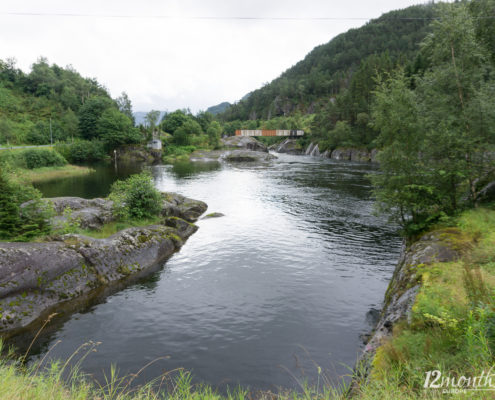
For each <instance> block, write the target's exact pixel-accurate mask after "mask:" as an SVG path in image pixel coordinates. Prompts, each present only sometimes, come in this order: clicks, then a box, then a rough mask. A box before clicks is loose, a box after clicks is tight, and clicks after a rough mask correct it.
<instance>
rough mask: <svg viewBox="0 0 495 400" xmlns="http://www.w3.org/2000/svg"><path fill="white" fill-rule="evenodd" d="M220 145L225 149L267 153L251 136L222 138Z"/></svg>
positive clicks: (265, 148)
mask: <svg viewBox="0 0 495 400" xmlns="http://www.w3.org/2000/svg"><path fill="white" fill-rule="evenodd" d="M222 144H223V145H224V146H225V147H227V148H234V149H244V150H252V151H263V152H265V153H268V148H267V147H266V146H265V145H264V144H263V143H260V142H258V141H257V140H256V139H255V138H254V137H251V136H229V137H226V138H222Z"/></svg>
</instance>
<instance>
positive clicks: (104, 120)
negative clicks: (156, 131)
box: [96, 108, 141, 149]
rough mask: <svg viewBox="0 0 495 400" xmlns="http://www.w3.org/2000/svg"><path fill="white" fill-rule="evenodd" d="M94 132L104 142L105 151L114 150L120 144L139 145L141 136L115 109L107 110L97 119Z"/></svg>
mask: <svg viewBox="0 0 495 400" xmlns="http://www.w3.org/2000/svg"><path fill="white" fill-rule="evenodd" d="M96 131H97V134H98V136H99V137H100V138H101V139H102V140H103V141H104V142H105V145H106V147H107V149H114V148H116V147H118V146H120V145H122V144H128V143H139V142H140V140H141V135H140V134H139V130H138V129H137V128H135V127H134V125H133V123H132V121H131V120H130V119H129V117H128V116H127V115H124V114H122V113H121V112H120V111H118V110H116V109H115V108H109V109H107V110H106V111H104V112H103V114H102V115H101V117H100V118H99V119H98V122H97V126H96Z"/></svg>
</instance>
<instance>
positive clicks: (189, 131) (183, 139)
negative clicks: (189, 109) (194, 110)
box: [173, 119, 201, 146]
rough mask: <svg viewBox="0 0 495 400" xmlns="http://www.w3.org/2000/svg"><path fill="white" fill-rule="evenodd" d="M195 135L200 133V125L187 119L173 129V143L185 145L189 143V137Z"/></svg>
mask: <svg viewBox="0 0 495 400" xmlns="http://www.w3.org/2000/svg"><path fill="white" fill-rule="evenodd" d="M195 135H196V136H197V135H201V126H200V125H199V124H198V123H197V122H196V121H194V120H192V119H188V120H187V121H185V122H184V123H183V124H182V125H181V126H179V127H178V128H177V129H176V130H175V131H174V135H173V136H174V143H175V144H178V145H180V146H187V145H189V144H190V143H191V137H192V136H195Z"/></svg>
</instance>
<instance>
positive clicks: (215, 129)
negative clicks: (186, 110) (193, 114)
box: [206, 121, 222, 149]
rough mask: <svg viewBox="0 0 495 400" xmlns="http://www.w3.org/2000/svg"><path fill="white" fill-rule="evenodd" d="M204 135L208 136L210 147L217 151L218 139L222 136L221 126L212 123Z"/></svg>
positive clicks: (214, 122) (215, 122)
mask: <svg viewBox="0 0 495 400" xmlns="http://www.w3.org/2000/svg"><path fill="white" fill-rule="evenodd" d="M206 134H207V135H208V141H209V143H210V146H211V147H213V148H214V149H218V148H219V147H220V137H221V136H222V126H221V125H220V124H219V123H218V122H217V121H213V122H211V123H210V125H209V126H208V129H207V131H206Z"/></svg>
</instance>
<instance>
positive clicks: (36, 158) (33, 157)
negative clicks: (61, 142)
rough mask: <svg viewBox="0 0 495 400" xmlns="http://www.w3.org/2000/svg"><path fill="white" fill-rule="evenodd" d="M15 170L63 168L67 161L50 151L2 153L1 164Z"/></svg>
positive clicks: (0, 155)
mask: <svg viewBox="0 0 495 400" xmlns="http://www.w3.org/2000/svg"><path fill="white" fill-rule="evenodd" d="M2 163H3V164H6V165H9V166H10V167H14V168H27V169H33V168H41V167H53V166H62V165H65V164H67V161H66V160H65V159H64V157H63V156H61V155H60V154H59V153H58V152H56V151H53V150H49V149H39V148H38V149H26V150H14V151H10V150H4V151H2V152H0V164H2Z"/></svg>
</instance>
